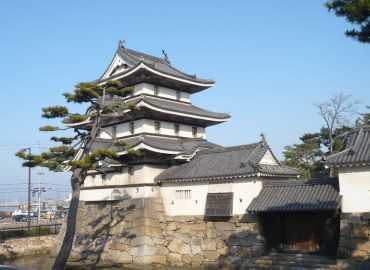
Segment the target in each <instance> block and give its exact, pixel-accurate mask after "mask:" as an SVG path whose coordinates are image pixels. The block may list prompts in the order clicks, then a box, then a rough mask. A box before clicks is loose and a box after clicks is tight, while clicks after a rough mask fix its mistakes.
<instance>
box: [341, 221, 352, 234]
mask: <svg viewBox="0 0 370 270" xmlns="http://www.w3.org/2000/svg"><path fill="white" fill-rule="evenodd" d="M352 226H353V225H352V224H351V223H346V222H342V221H341V222H340V235H341V236H349V235H350V233H351V231H352Z"/></svg>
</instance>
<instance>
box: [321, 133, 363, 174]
mask: <svg viewBox="0 0 370 270" xmlns="http://www.w3.org/2000/svg"><path fill="white" fill-rule="evenodd" d="M325 163H326V165H328V166H331V167H337V166H339V167H340V166H351V165H369V164H370V126H363V127H359V128H356V129H355V130H354V131H353V132H352V133H350V134H349V135H348V137H347V139H346V148H345V149H344V150H343V151H341V152H339V153H336V154H333V155H331V156H328V157H327V158H326V162H325Z"/></svg>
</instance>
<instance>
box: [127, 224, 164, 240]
mask: <svg viewBox="0 0 370 270" xmlns="http://www.w3.org/2000/svg"><path fill="white" fill-rule="evenodd" d="M130 232H131V234H132V235H133V236H143V235H146V236H152V237H157V238H162V236H163V235H162V230H161V229H160V228H157V227H151V226H140V227H136V228H133V229H132V230H130Z"/></svg>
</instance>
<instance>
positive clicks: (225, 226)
mask: <svg viewBox="0 0 370 270" xmlns="http://www.w3.org/2000/svg"><path fill="white" fill-rule="evenodd" d="M214 224H215V227H216V230H219V231H235V224H233V223H229V222H215V223H214Z"/></svg>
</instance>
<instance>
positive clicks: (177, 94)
mask: <svg viewBox="0 0 370 270" xmlns="http://www.w3.org/2000/svg"><path fill="white" fill-rule="evenodd" d="M176 99H177V100H180V99H181V92H180V91H179V90H177V91H176Z"/></svg>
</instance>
